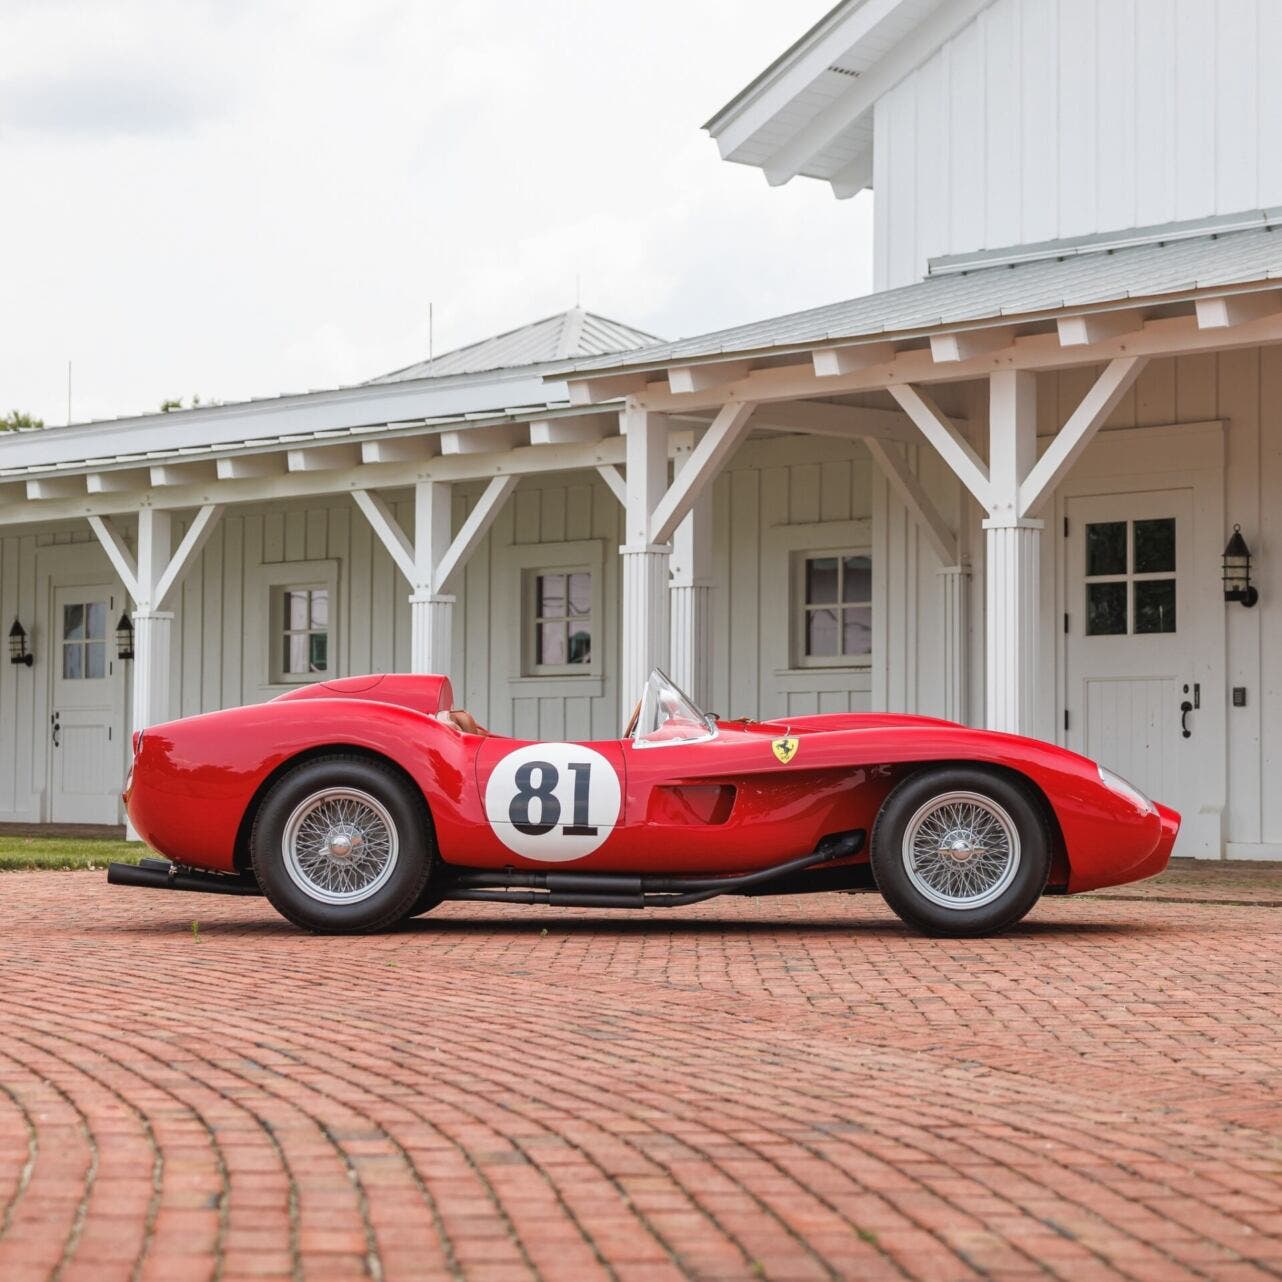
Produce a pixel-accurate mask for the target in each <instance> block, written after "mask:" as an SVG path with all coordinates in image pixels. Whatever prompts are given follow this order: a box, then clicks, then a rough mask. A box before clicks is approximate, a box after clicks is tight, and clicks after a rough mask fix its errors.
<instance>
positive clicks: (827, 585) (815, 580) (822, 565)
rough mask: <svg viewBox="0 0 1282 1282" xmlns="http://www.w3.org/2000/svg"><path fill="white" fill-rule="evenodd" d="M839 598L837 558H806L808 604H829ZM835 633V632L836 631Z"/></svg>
mask: <svg viewBox="0 0 1282 1282" xmlns="http://www.w3.org/2000/svg"><path fill="white" fill-rule="evenodd" d="M836 599H837V558H836V557H835V556H812V557H807V558H806V604H807V605H827V604H829V602H832V601H835V600H836ZM834 635H835V632H834Z"/></svg>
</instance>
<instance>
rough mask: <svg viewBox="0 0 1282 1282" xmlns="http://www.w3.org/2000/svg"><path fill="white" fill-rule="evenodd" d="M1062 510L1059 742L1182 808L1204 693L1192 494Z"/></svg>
mask: <svg viewBox="0 0 1282 1282" xmlns="http://www.w3.org/2000/svg"><path fill="white" fill-rule="evenodd" d="M1065 511H1066V515H1067V518H1068V524H1067V527H1066V528H1067V538H1068V556H1067V580H1066V582H1067V589H1068V595H1067V600H1066V602H1065V606H1066V618H1065V632H1066V634H1067V653H1066V658H1067V673H1066V675H1067V680H1066V707H1065V739H1066V742H1067V745H1068V746H1069V747H1070V748H1073V749H1075V750H1076V751H1078V752H1081V753H1083V754H1085V755H1086V756H1088V757H1092V758H1094V759H1095V760H1096V761H1098V762H1100V763H1101V764H1102V765H1105V766H1107V767H1109V769H1111V770H1115V771H1116V772H1117V773H1118V774H1120V775H1122V776H1124V777H1125V778H1127V779H1129V780H1130V781H1131V782H1132V783H1134V784H1135V785H1136V786H1137V787H1139V788H1141V789H1142V790H1143V791H1144V792H1145V793H1147V794H1148V795H1149V796H1150V797H1154V798H1156V799H1158V800H1160V801H1164V802H1166V803H1167V804H1169V805H1173V806H1176V807H1177V808H1179V807H1182V806H1184V805H1186V804H1187V800H1188V798H1189V797H1190V796H1191V795H1193V788H1192V784H1193V780H1194V775H1193V772H1194V770H1195V768H1196V759H1197V756H1196V754H1197V751H1198V743H1197V738H1196V716H1195V713H1196V711H1197V707H1198V706H1199V705H1200V702H1201V698H1202V691H1201V689H1200V688H1199V687H1198V686H1197V684H1196V682H1195V680H1194V663H1193V658H1194V644H1193V636H1194V633H1195V628H1194V626H1193V610H1194V606H1193V601H1192V593H1191V592H1190V591H1189V588H1190V575H1191V571H1192V568H1193V567H1192V559H1193V491H1192V490H1191V489H1171V490H1155V491H1151V492H1147V493H1138V494H1136V493H1132V494H1107V495H1092V496H1089V497H1082V498H1070V499H1068V500H1067V503H1066V507H1065ZM1177 853H1179V850H1178V848H1177Z"/></svg>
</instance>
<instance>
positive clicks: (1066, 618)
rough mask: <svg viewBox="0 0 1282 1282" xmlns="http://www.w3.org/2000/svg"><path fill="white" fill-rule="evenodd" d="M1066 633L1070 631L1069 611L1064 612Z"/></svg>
mask: <svg viewBox="0 0 1282 1282" xmlns="http://www.w3.org/2000/svg"><path fill="white" fill-rule="evenodd" d="M1064 631H1065V632H1067V631H1068V611H1067V610H1065V611H1064Z"/></svg>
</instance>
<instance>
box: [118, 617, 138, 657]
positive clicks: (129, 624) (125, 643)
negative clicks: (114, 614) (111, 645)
mask: <svg viewBox="0 0 1282 1282" xmlns="http://www.w3.org/2000/svg"><path fill="white" fill-rule="evenodd" d="M133 657H134V625H133V620H132V619H130V617H129V612H128V611H125V612H124V613H123V614H122V615H121V616H120V621H119V622H118V623H117V624H116V658H117V659H125V660H128V659H132V658H133Z"/></svg>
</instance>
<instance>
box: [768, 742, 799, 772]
mask: <svg viewBox="0 0 1282 1282" xmlns="http://www.w3.org/2000/svg"><path fill="white" fill-rule="evenodd" d="M797 747H798V744H797V741H796V740H795V739H773V740H771V743H770V748H771V750H772V751H773V752H774V754H775V756H776V757H778V758H779V760H780V761H781V762H782V763H783V764H784V765H785V766H786V765H787V764H788V762H790V761H791V760H792V759H793V757H795V756H796V755H797Z"/></svg>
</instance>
